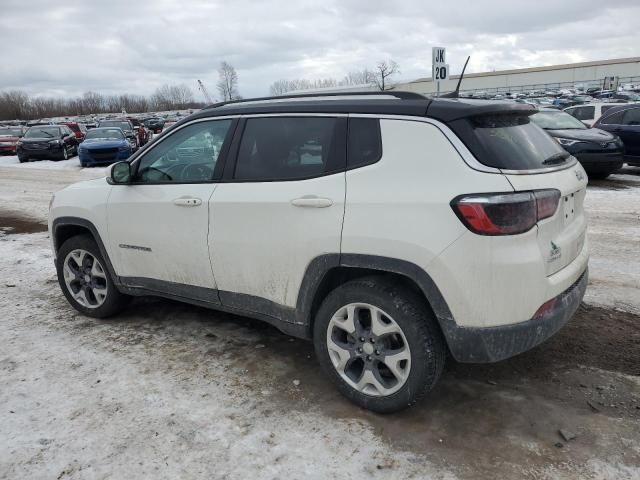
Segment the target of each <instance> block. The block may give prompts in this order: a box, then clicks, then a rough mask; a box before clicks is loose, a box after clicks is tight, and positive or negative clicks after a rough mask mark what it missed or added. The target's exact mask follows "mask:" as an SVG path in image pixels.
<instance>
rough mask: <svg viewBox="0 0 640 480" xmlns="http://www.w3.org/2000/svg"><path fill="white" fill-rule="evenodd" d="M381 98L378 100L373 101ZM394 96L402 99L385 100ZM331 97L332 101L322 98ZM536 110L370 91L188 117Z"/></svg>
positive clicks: (242, 105) (250, 103) (445, 116)
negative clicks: (367, 92)
mask: <svg viewBox="0 0 640 480" xmlns="http://www.w3.org/2000/svg"><path fill="white" fill-rule="evenodd" d="M376 95H377V98H372V97H374V96H376ZM386 95H393V96H398V97H399V98H381V96H386ZM319 97H329V98H319ZM536 111H537V108H536V107H533V106H531V105H527V104H521V103H515V102H508V101H491V100H473V99H461V98H429V97H423V96H420V95H418V94H415V93H412V92H388V93H387V92H370V93H369V94H368V95H365V94H351V93H343V94H332V95H315V94H313V93H310V94H309V95H307V96H301V95H296V96H291V97H271V98H264V99H263V98H260V99H247V100H243V101H236V102H230V103H226V104H224V103H220V104H214V105H211V106H209V107H206V108H204V109H203V110H201V111H200V112H197V113H194V114H193V115H189V116H188V117H186V118H185V119H183V120H182V121H180V122H179V123H183V122H184V120H186V119H187V118H188V119H189V120H193V119H196V118H207V117H218V116H223V115H250V114H269V113H342V114H347V113H362V114H382V115H408V116H419V117H425V116H426V117H431V118H435V119H437V120H440V121H442V122H445V123H446V122H450V121H453V120H457V119H459V118H463V117H469V116H475V115H490V114H500V113H507V112H519V113H523V114H525V115H529V114H532V113H535V112H536Z"/></svg>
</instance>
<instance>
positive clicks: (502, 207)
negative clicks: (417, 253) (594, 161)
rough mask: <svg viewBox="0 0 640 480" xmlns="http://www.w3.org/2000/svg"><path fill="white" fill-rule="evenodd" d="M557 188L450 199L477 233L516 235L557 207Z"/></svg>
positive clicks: (549, 214)
mask: <svg viewBox="0 0 640 480" xmlns="http://www.w3.org/2000/svg"><path fill="white" fill-rule="evenodd" d="M559 200H560V192H559V191H558V190H538V191H535V192H514V193H500V194H478V195H465V196H463V197H459V198H457V199H455V200H454V201H453V202H451V206H452V207H453V210H454V211H455V212H456V214H457V215H458V217H459V218H460V220H462V222H463V223H464V224H465V225H466V226H467V228H468V229H469V230H471V231H472V232H474V233H477V234H478V235H516V234H518V233H524V232H527V231H529V230H531V229H532V228H533V226H534V225H535V224H536V223H538V221H540V220H542V219H544V218H548V217H551V216H552V215H553V214H554V213H555V211H556V209H557V208H558V201H559Z"/></svg>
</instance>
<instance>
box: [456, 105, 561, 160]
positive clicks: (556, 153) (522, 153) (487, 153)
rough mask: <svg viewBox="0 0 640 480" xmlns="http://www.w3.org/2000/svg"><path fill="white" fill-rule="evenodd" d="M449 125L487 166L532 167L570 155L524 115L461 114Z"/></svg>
mask: <svg viewBox="0 0 640 480" xmlns="http://www.w3.org/2000/svg"><path fill="white" fill-rule="evenodd" d="M568 116H570V115H568ZM571 118H573V117H571ZM450 126H451V127H452V128H453V129H454V131H455V132H456V133H457V134H458V136H459V137H460V138H461V139H462V141H463V142H464V143H465V145H466V146H467V148H468V149H469V150H470V151H471V153H473V155H474V156H475V157H476V158H477V159H478V161H479V162H481V163H483V164H484V165H487V166H489V167H494V168H500V169H506V170H534V169H538V168H547V167H550V166H554V165H557V164H560V163H564V162H565V161H566V160H567V158H569V155H568V154H567V152H566V151H565V150H564V149H563V148H562V147H561V146H560V144H558V142H556V141H555V140H553V139H552V138H551V137H550V136H549V135H548V134H547V133H546V132H545V131H544V130H542V129H541V128H540V127H539V126H537V125H536V124H535V123H533V122H531V121H530V119H529V117H528V116H527V115H522V114H512V113H510V114H503V115H484V116H478V117H470V118H462V119H460V120H456V121H454V122H451V124H450Z"/></svg>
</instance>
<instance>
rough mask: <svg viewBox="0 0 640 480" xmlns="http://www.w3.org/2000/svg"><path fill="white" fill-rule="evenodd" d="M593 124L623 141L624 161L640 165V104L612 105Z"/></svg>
mask: <svg viewBox="0 0 640 480" xmlns="http://www.w3.org/2000/svg"><path fill="white" fill-rule="evenodd" d="M593 126H594V127H596V128H600V129H602V130H606V131H607V132H611V133H613V134H615V135H618V136H619V137H620V139H621V140H622V142H623V143H624V148H625V161H626V162H627V163H628V164H629V165H633V166H636V167H640V105H638V104H629V105H620V106H618V107H613V108H611V109H609V110H608V111H607V113H606V115H603V116H602V117H600V118H599V119H598V121H596V122H595V123H594V124H593Z"/></svg>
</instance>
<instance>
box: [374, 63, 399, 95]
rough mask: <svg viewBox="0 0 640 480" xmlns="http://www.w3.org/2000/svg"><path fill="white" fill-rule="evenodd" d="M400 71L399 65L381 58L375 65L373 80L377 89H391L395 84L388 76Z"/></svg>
mask: <svg viewBox="0 0 640 480" xmlns="http://www.w3.org/2000/svg"><path fill="white" fill-rule="evenodd" d="M396 73H400V67H399V66H398V64H397V63H396V62H394V61H393V60H382V61H381V62H378V65H376V70H375V73H374V77H373V81H374V82H375V84H376V87H378V90H382V91H384V90H392V89H393V88H394V87H395V85H394V84H393V83H392V82H391V79H390V77H391V76H393V75H395V74H396Z"/></svg>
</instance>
